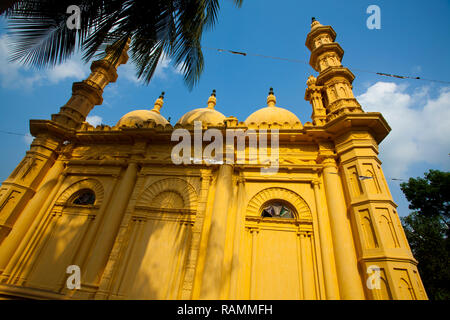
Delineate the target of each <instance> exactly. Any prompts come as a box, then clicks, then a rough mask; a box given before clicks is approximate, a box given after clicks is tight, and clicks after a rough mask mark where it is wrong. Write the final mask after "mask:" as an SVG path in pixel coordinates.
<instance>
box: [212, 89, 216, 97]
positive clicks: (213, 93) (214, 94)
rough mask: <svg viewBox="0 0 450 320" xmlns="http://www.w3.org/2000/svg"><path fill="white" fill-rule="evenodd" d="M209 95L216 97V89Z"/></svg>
mask: <svg viewBox="0 0 450 320" xmlns="http://www.w3.org/2000/svg"><path fill="white" fill-rule="evenodd" d="M211 95H212V96H214V97H215V96H216V89H213V91H212V93H211Z"/></svg>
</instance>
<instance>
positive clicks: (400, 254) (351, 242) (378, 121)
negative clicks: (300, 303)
mask: <svg viewBox="0 0 450 320" xmlns="http://www.w3.org/2000/svg"><path fill="white" fill-rule="evenodd" d="M335 38H336V33H335V32H334V30H333V28H332V27H330V26H323V25H321V24H320V23H319V22H318V21H317V20H315V19H314V18H313V21H312V24H311V31H310V33H309V34H308V36H307V39H306V46H307V47H308V49H310V50H311V59H310V64H311V66H312V67H313V68H314V69H315V70H316V71H318V72H319V75H318V76H317V79H316V78H314V77H312V76H311V77H310V78H309V79H308V82H307V85H308V88H307V89H306V93H305V99H306V100H309V101H310V102H311V104H312V107H313V114H312V119H313V122H314V124H315V125H316V126H322V128H317V129H319V130H323V131H324V132H327V134H328V135H329V139H322V140H321V139H318V144H319V154H318V157H317V160H316V161H317V164H318V165H321V167H322V168H321V173H320V175H319V182H318V183H319V184H320V183H323V188H324V190H325V197H326V200H327V210H328V217H329V221H330V229H331V236H332V239H333V252H334V256H335V263H336V273H337V280H338V283H339V296H340V298H341V299H427V295H426V292H425V290H424V287H423V284H422V281H421V279H420V275H419V273H418V270H417V261H416V260H415V259H414V257H413V255H412V253H411V250H410V248H409V245H408V240H407V239H406V236H405V233H404V230H403V228H402V225H401V221H400V218H399V216H398V213H397V210H396V207H397V205H396V204H395V203H394V201H393V199H392V196H391V194H390V191H389V186H388V184H387V181H386V178H385V176H384V174H383V170H382V168H381V161H380V160H379V159H378V146H379V144H380V143H381V141H383V139H384V138H385V137H386V136H387V135H388V134H389V131H390V130H391V128H390V127H389V125H388V124H387V122H386V120H385V119H384V118H383V116H382V114H381V113H379V112H364V111H363V110H362V108H361V106H360V105H359V103H358V102H357V101H356V99H355V97H354V96H353V92H352V85H351V83H352V81H353V79H354V76H353V74H352V73H351V72H350V70H348V69H347V68H344V67H343V66H342V65H341V60H342V56H343V54H344V51H343V50H342V48H341V47H340V46H339V44H338V43H336V42H334V40H335ZM324 109H325V112H324ZM320 179H322V182H320Z"/></svg>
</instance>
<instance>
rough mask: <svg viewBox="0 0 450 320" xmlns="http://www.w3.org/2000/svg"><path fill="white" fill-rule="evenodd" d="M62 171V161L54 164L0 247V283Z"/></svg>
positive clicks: (48, 199)
mask: <svg viewBox="0 0 450 320" xmlns="http://www.w3.org/2000/svg"><path fill="white" fill-rule="evenodd" d="M63 170H64V163H63V162H62V161H57V162H55V164H54V165H53V166H52V168H51V169H50V170H49V171H48V173H47V175H46V177H45V178H44V180H43V183H42V186H41V187H40V188H39V189H38V191H37V193H36V194H35V195H34V197H33V198H32V199H31V201H29V202H28V204H27V206H26V208H25V209H24V211H23V212H22V214H21V216H20V217H19V219H18V220H17V223H16V225H15V227H14V228H13V229H12V231H11V233H10V234H9V235H8V237H7V238H6V239H5V241H4V242H3V243H2V245H1V246H0V274H1V281H0V282H4V281H6V280H7V279H8V278H9V276H10V273H11V271H12V269H13V268H14V267H15V266H16V264H17V263H18V261H19V259H20V257H21V255H22V252H23V251H24V250H25V247H26V246H27V245H28V242H29V240H30V239H31V237H32V236H33V235H34V230H35V229H36V228H37V227H38V226H39V223H40V221H41V219H42V217H43V216H44V214H45V212H46V210H47V208H48V207H49V205H50V202H51V201H52V200H53V196H54V195H55V194H56V192H57V191H58V189H59V186H60V185H61V183H62V181H63V180H64V178H65V175H64V174H62V173H63ZM7 265H8V266H9V267H8V268H7ZM5 268H6V269H5ZM4 269H5V270H4Z"/></svg>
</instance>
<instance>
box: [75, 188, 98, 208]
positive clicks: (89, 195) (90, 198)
mask: <svg viewBox="0 0 450 320" xmlns="http://www.w3.org/2000/svg"><path fill="white" fill-rule="evenodd" d="M94 202H95V193H94V191H92V190H90V189H83V190H80V191H78V192H77V193H76V194H75V195H74V196H73V200H72V202H71V203H72V204H77V205H82V206H87V205H92V204H94Z"/></svg>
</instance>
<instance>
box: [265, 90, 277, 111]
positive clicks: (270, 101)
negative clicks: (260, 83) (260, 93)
mask: <svg viewBox="0 0 450 320" xmlns="http://www.w3.org/2000/svg"><path fill="white" fill-rule="evenodd" d="M276 103H277V98H276V97H275V95H274V94H273V88H270V90H269V95H268V96H267V106H268V107H275V104H276Z"/></svg>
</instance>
